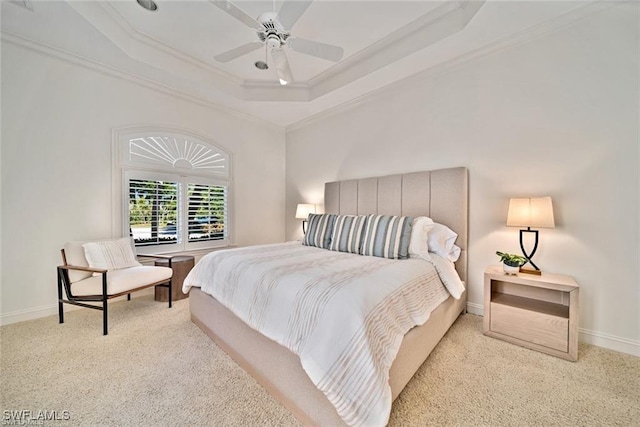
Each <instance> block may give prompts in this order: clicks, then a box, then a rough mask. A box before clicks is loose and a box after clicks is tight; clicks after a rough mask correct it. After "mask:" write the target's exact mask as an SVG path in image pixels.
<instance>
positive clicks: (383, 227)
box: [361, 215, 413, 259]
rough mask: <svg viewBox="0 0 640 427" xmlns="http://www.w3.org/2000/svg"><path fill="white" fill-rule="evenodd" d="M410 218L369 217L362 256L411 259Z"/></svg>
mask: <svg viewBox="0 0 640 427" xmlns="http://www.w3.org/2000/svg"><path fill="white" fill-rule="evenodd" d="M412 221H413V218H411V217H410V216H389V215H369V216H368V217H367V224H366V226H365V232H364V238H363V241H362V251H361V254H362V255H373V256H379V257H383V258H391V259H405V258H408V257H409V241H410V240H411V223H412Z"/></svg>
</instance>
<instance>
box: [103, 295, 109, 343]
mask: <svg viewBox="0 0 640 427" xmlns="http://www.w3.org/2000/svg"><path fill="white" fill-rule="evenodd" d="M107 307H108V305H107V300H106V299H105V300H103V301H102V335H107V333H108V327H107Z"/></svg>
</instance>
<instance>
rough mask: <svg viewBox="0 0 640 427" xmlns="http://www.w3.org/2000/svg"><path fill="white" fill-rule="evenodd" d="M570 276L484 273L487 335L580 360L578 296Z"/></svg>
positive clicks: (489, 270)
mask: <svg viewBox="0 0 640 427" xmlns="http://www.w3.org/2000/svg"><path fill="white" fill-rule="evenodd" d="M579 291H580V288H579V286H578V284H577V283H576V281H575V280H574V279H573V278H572V277H569V276H562V275H559V274H547V273H542V275H541V276H535V275H531V274H525V273H519V274H517V275H515V276H509V275H506V274H505V273H504V272H503V271H502V267H501V266H490V267H488V268H487V270H486V271H485V273H484V328H483V329H484V334H485V335H488V336H490V337H494V338H499V339H501V340H504V341H508V342H510V343H513V344H518V345H521V346H523V347H527V348H530V349H533V350H538V351H541V352H543V353H547V354H551V355H553V356H557V357H561V358H563V359H567V360H572V361H576V360H578V293H579Z"/></svg>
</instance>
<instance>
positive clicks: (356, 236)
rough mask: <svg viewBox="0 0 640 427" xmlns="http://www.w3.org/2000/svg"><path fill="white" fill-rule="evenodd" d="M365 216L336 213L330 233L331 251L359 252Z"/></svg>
mask: <svg viewBox="0 0 640 427" xmlns="http://www.w3.org/2000/svg"><path fill="white" fill-rule="evenodd" d="M366 221H367V217H366V216H364V215H359V216H355V215H338V216H336V221H335V223H334V225H333V234H332V235H331V245H330V246H329V249H331V250H332V251H339V252H349V253H352V254H359V253H360V246H361V244H362V234H363V231H364V225H365V222H366Z"/></svg>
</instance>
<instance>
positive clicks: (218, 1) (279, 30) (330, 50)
mask: <svg viewBox="0 0 640 427" xmlns="http://www.w3.org/2000/svg"><path fill="white" fill-rule="evenodd" d="M209 1H211V3H213V4H215V5H216V6H218V7H219V8H220V9H222V10H223V11H225V12H226V13H228V14H229V15H231V16H233V17H234V18H236V19H237V20H238V21H240V22H242V23H243V24H245V25H247V26H249V27H251V28H253V29H254V30H256V32H257V34H258V38H259V39H260V41H254V42H249V43H246V44H243V45H242V46H238V47H236V48H234V49H231V50H229V51H227V52H224V53H221V54H219V55H216V56H214V57H213V59H215V60H216V61H218V62H229V61H232V60H234V59H236V58H239V57H240V56H242V55H246V54H247V53H249V52H253V51H254V50H258V49H260V48H261V47H262V46H266V49H267V50H270V51H271V58H273V63H274V65H275V67H276V70H277V72H278V77H279V79H280V84H281V85H286V84H287V83H290V82H292V81H293V74H292V73H291V67H290V66H289V60H288V59H287V55H286V53H285V50H284V48H285V46H288V47H289V48H290V49H292V50H293V51H295V52H300V53H304V54H306V55H311V56H315V57H317V58H322V59H327V60H329V61H334V62H337V61H339V60H340V59H342V55H343V54H344V51H343V49H342V48H341V47H339V46H334V45H330V44H326V43H320V42H317V41H313V40H307V39H303V38H300V37H294V36H292V35H291V33H290V32H289V30H290V29H291V28H292V27H293V26H294V25H295V23H296V22H297V21H298V19H300V17H301V16H302V14H303V13H304V12H305V11H306V10H307V8H308V7H309V5H310V4H311V2H312V1H313V0H285V1H284V2H283V3H282V6H281V7H280V11H279V12H278V13H275V12H265V13H263V14H262V15H260V16H259V17H258V18H257V19H254V18H252V17H251V16H249V15H248V14H247V13H246V12H244V11H243V10H242V9H240V8H239V7H238V6H236V5H235V4H233V3H232V2H230V1H228V0H209Z"/></svg>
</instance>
